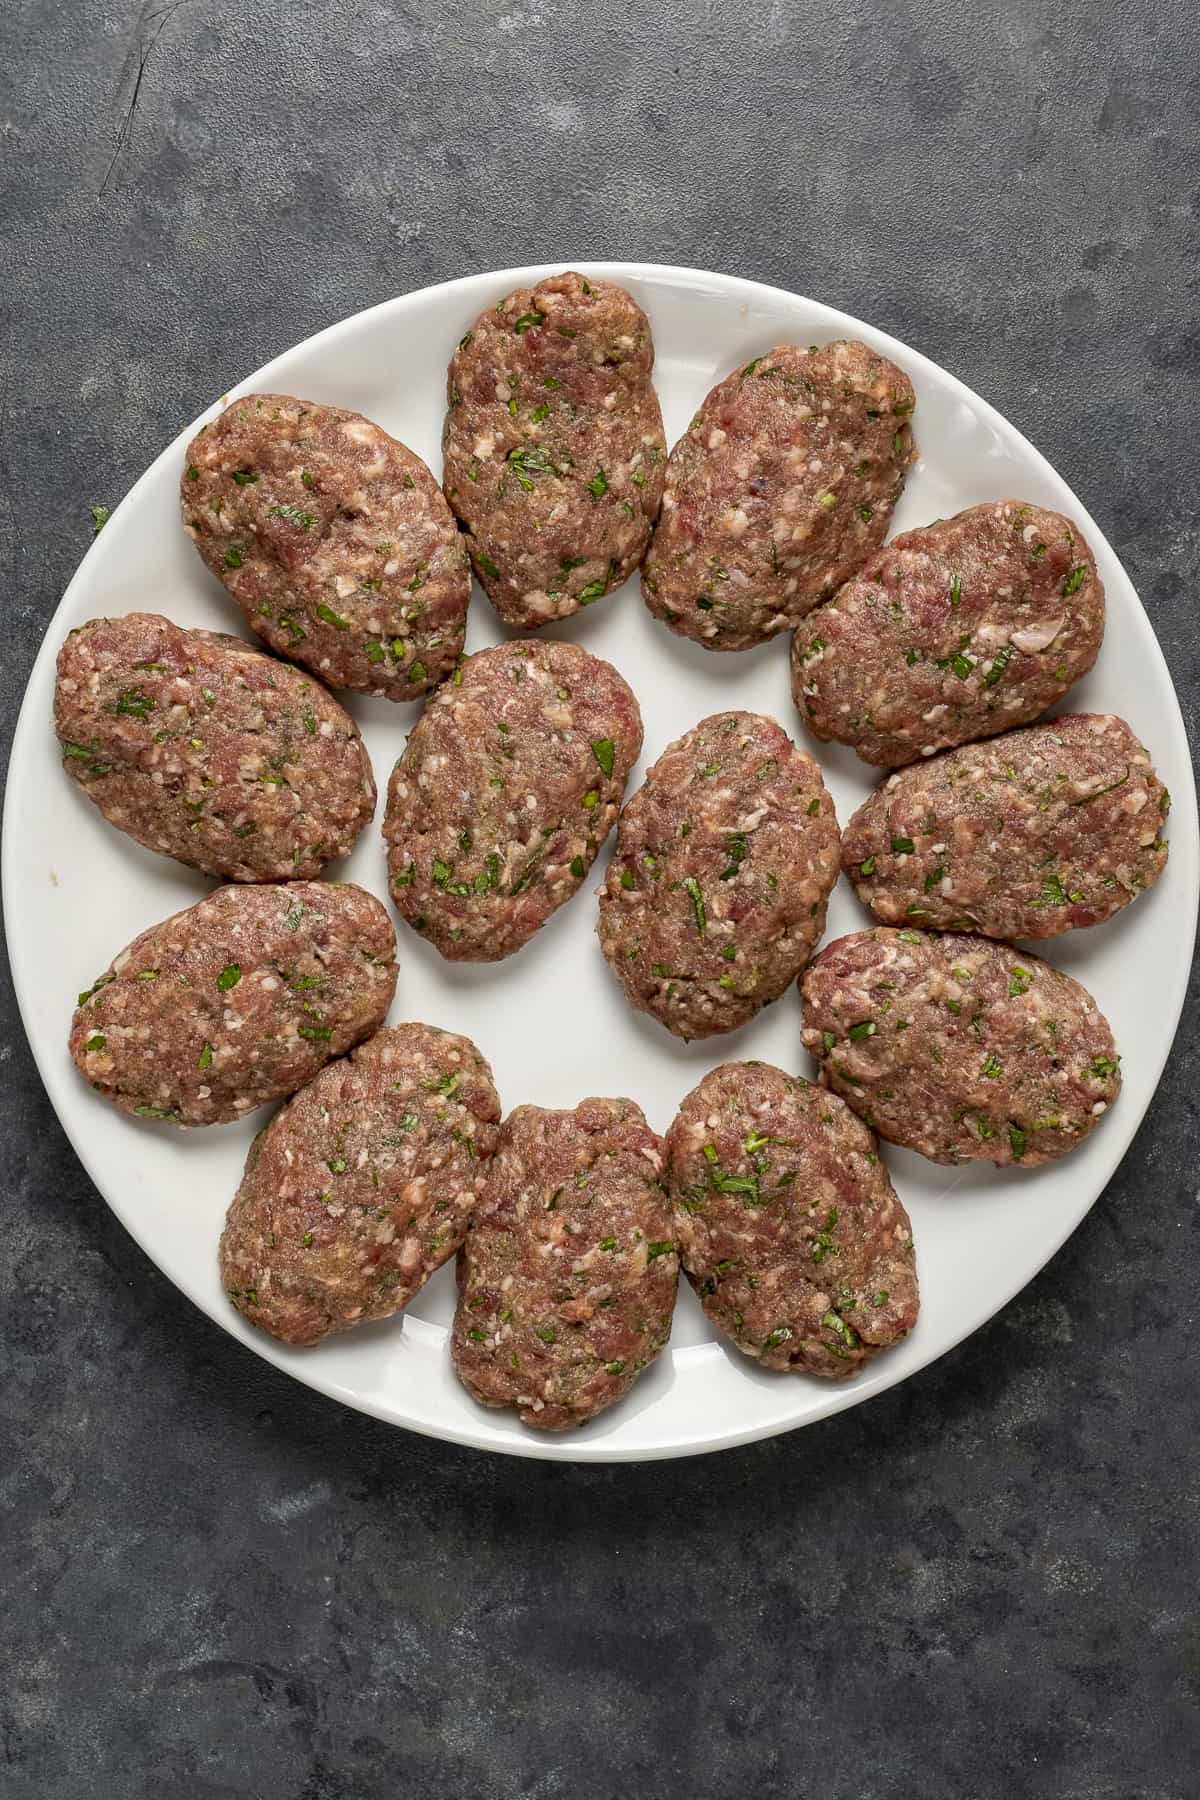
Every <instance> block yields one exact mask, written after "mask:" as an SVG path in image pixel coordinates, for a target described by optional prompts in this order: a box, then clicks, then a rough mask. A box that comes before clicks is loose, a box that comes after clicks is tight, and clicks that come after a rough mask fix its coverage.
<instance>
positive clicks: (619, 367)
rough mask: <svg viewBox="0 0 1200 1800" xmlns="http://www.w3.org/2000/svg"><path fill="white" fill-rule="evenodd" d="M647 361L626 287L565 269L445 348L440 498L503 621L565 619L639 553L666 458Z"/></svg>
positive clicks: (644, 324) (648, 347) (642, 331)
mask: <svg viewBox="0 0 1200 1800" xmlns="http://www.w3.org/2000/svg"><path fill="white" fill-rule="evenodd" d="M653 367H654V344H653V340H652V339H651V336H650V326H649V323H648V321H647V319H646V315H645V313H644V312H643V311H642V309H641V307H640V306H638V305H637V304H636V302H635V301H634V300H633V298H632V296H631V295H629V294H627V293H626V292H625V289H624V288H621V287H615V286H614V285H613V284H612V282H608V281H589V280H585V278H584V277H583V276H582V275H577V274H574V273H567V274H565V275H553V276H550V277H549V278H548V279H546V280H545V281H542V282H539V283H538V285H537V287H535V288H521V289H520V290H519V291H518V292H516V293H514V294H509V296H508V298H507V299H505V300H502V301H501V302H500V304H499V306H496V307H492V308H489V309H488V311H487V312H485V313H481V314H480V316H479V318H478V319H477V320H476V321H475V323H474V325H473V326H472V327H471V329H470V331H468V332H467V334H466V336H465V337H464V338H463V339H462V342H461V343H460V344H459V346H458V349H457V350H456V351H455V353H454V355H453V357H452V358H451V361H450V374H449V382H448V399H449V410H448V411H447V414H446V429H445V432H444V435H443V449H444V452H445V473H444V485H445V492H446V498H447V500H448V501H449V502H450V504H451V506H452V507H453V508H454V511H455V512H456V513H457V515H458V517H459V518H460V519H461V520H462V522H463V525H464V526H465V528H466V533H467V547H468V549H469V550H470V553H471V560H472V562H473V563H474V566H475V573H476V574H477V575H478V577H479V579H480V581H481V582H482V583H483V587H484V590H485V592H486V593H487V596H488V598H489V599H490V600H491V602H492V604H493V606H494V607H495V608H496V611H497V612H498V613H499V614H500V617H501V618H502V619H504V620H505V622H506V623H507V624H509V625H517V626H520V627H521V628H522V629H523V630H531V629H534V628H536V627H537V626H539V625H545V624H547V623H549V621H550V620H551V619H565V618H567V617H569V615H570V614H571V613H573V612H577V611H578V610H579V608H580V607H581V606H590V605H591V603H592V602H593V601H594V600H599V599H600V598H601V596H602V595H604V594H606V593H609V592H610V591H611V590H612V589H613V588H618V587H620V585H621V583H622V582H623V581H624V580H625V579H626V577H627V576H629V575H631V574H632V573H633V571H634V569H636V568H637V566H638V563H639V562H640V561H641V559H642V555H643V552H644V551H645V548H646V544H647V541H648V540H649V536H650V527H651V525H652V524H653V522H654V519H655V517H656V515H657V513H658V507H659V501H660V500H661V498H662V482H663V464H664V461H665V458H666V439H665V438H664V436H663V424H662V413H661V411H660V410H659V405H658V396H657V395H656V393H655V392H654V389H653V387H652V386H651V383H650V371H651V369H652V368H653Z"/></svg>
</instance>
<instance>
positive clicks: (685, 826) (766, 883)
mask: <svg viewBox="0 0 1200 1800" xmlns="http://www.w3.org/2000/svg"><path fill="white" fill-rule="evenodd" d="M837 877H838V828H837V819H836V818H835V817H834V811H833V801H832V800H831V798H830V796H829V794H828V793H827V792H826V790H825V786H824V783H823V782H822V780H821V771H820V769H819V768H818V767H817V765H816V763H815V762H814V761H813V759H812V757H811V756H808V755H806V753H805V752H804V751H803V750H797V748H796V746H795V745H794V744H793V743H792V741H791V739H790V738H789V737H788V735H787V733H786V732H785V731H783V730H782V729H781V727H780V726H778V725H777V724H776V723H775V721H774V719H768V718H764V717H763V716H762V715H761V714H760V713H745V712H728V713H716V714H714V715H713V717H712V718H709V719H704V720H702V721H701V723H700V724H699V725H697V726H696V727H695V729H694V730H693V731H689V732H688V734H687V736H686V737H682V738H679V739H678V740H677V741H676V742H675V743H673V744H671V745H669V746H668V748H667V749H666V750H665V751H664V752H663V754H662V756H660V757H659V759H658V761H657V762H656V763H655V764H654V766H653V767H652V768H651V769H650V771H649V773H648V774H647V776H646V782H645V786H644V787H642V788H641V789H640V790H639V791H638V793H636V794H635V795H634V796H633V798H632V800H630V802H629V804H628V805H627V806H626V808H625V810H624V812H623V813H622V814H621V823H620V828H619V831H618V835H617V849H616V854H615V855H614V857H613V860H612V862H611V863H610V864H609V868H608V875H607V878H606V880H605V883H604V889H603V893H602V895H601V899H600V922H599V926H598V930H599V934H600V947H601V949H602V950H603V951H604V954H605V956H606V957H607V958H608V960H609V962H610V964H611V965H612V968H613V972H614V973H615V975H616V977H617V979H618V980H619V981H620V983H621V986H622V987H623V988H624V989H625V994H626V997H627V998H628V1000H629V1002H630V1004H631V1005H632V1006H635V1007H636V1008H637V1009H638V1010H639V1012H647V1013H650V1014H651V1016H652V1017H654V1018H656V1019H658V1020H660V1022H661V1023H662V1024H664V1025H665V1026H666V1027H667V1028H668V1030H670V1031H673V1032H675V1034H676V1035H677V1036H679V1037H684V1038H698V1037H711V1036H712V1035H713V1034H714V1033H716V1032H719V1031H733V1030H734V1029H735V1028H736V1027H737V1026H739V1025H744V1024H745V1022H746V1020H747V1019H750V1018H753V1016H754V1014H755V1013H756V1012H758V1010H759V1009H760V1007H763V1006H765V1005H767V1004H768V1002H770V1001H772V1000H777V999H778V998H779V996H780V994H782V993H783V991H784V989H785V988H786V987H787V986H788V985H789V983H790V982H792V981H794V980H795V978H796V976H797V975H798V974H799V972H800V970H801V968H802V967H803V965H804V963H805V961H806V960H807V958H808V956H809V954H810V953H811V951H812V949H813V946H814V945H815V944H816V943H817V941H818V939H819V938H820V936H821V933H822V931H823V930H824V928H825V905H826V901H827V900H828V898H829V893H830V890H831V889H832V887H833V885H834V883H835V881H836V880H837Z"/></svg>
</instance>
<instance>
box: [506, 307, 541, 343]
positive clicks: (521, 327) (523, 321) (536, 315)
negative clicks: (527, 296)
mask: <svg viewBox="0 0 1200 1800" xmlns="http://www.w3.org/2000/svg"><path fill="white" fill-rule="evenodd" d="M545 322H546V315H545V313H540V312H527V313H522V314H521V316H520V318H519V319H516V320H514V322H513V330H514V331H515V332H516V334H517V336H518V337H524V335H525V333H526V332H527V331H532V330H533V328H534V326H535V325H544V324H545Z"/></svg>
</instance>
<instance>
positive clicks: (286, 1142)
mask: <svg viewBox="0 0 1200 1800" xmlns="http://www.w3.org/2000/svg"><path fill="white" fill-rule="evenodd" d="M499 1117H500V1103H499V1100H498V1099H497V1096H496V1089H495V1087H494V1085H493V1083H492V1072H491V1070H490V1068H489V1067H488V1065H487V1063H486V1062H485V1060H484V1058H483V1057H482V1056H481V1055H480V1054H479V1051H478V1050H477V1049H476V1047H475V1045H474V1044H473V1043H472V1042H471V1040H470V1038H465V1037H456V1036H455V1035H454V1033H453V1032H450V1031H438V1030H436V1029H435V1028H434V1027H433V1026H432V1025H393V1026H389V1027H385V1028H384V1030H382V1031H377V1032H376V1033H375V1036H374V1037H373V1038H371V1039H369V1041H368V1042H367V1043H365V1044H362V1045H360V1046H359V1048H358V1049H357V1050H356V1051H355V1052H354V1054H353V1055H352V1056H350V1057H348V1058H346V1059H344V1060H342V1061H340V1062H336V1063H331V1064H330V1065H329V1067H328V1068H327V1069H324V1070H322V1072H321V1074H320V1075H318V1077H317V1079H316V1080H315V1081H313V1082H311V1083H310V1084H309V1086H308V1087H306V1088H302V1089H301V1091H300V1092H299V1093H298V1094H297V1095H296V1096H295V1097H294V1099H292V1100H290V1101H289V1102H288V1104H287V1105H286V1106H285V1107H283V1109H282V1110H281V1111H280V1112H278V1113H276V1115H275V1117H274V1118H273V1119H272V1120H271V1123H270V1124H269V1125H268V1126H267V1127H266V1129H265V1130H264V1131H261V1132H260V1133H259V1135H258V1137H256V1138H255V1140H254V1142H253V1144H252V1145H251V1146H250V1154H249V1156H248V1157H247V1159H246V1171H245V1174H244V1175H243V1176H242V1182H241V1186H240V1187H239V1188H238V1191H237V1194H236V1195H235V1197H234V1200H233V1203H232V1205H231V1206H230V1208H229V1215H228V1217H227V1219H226V1221H225V1230H224V1232H223V1234H222V1237H221V1251H220V1260H221V1282H222V1285H223V1287H224V1288H225V1291H226V1293H227V1294H228V1295H229V1298H230V1299H231V1300H232V1301H233V1304H234V1305H235V1306H236V1308H237V1310H238V1311H239V1312H240V1313H241V1314H242V1315H243V1317H244V1318H246V1319H248V1320H249V1321H250V1323H251V1324H252V1325H257V1326H259V1327H260V1328H261V1329H262V1330H263V1331H269V1332H270V1333H271V1335H272V1337H277V1338H280V1339H282V1341H283V1342H284V1343H285V1344H316V1343H319V1342H320V1341H321V1339H322V1338H325V1337H328V1336H329V1335H330V1334H331V1333H332V1332H335V1331H346V1330H348V1329H349V1328H350V1327H351V1326H353V1325H364V1324H367V1323H368V1322H369V1321H371V1320H373V1319H387V1318H390V1317H391V1316H392V1314H393V1313H398V1312H400V1311H401V1309H402V1308H403V1307H405V1306H407V1305H408V1303H409V1301H410V1300H411V1299H412V1298H413V1296H414V1294H416V1293H418V1292H419V1291H420V1289H421V1288H422V1287H424V1285H425V1283H426V1282H427V1281H428V1279H429V1277H430V1276H431V1275H432V1274H433V1272H434V1271H435V1269H439V1268H440V1267H441V1265H442V1264H443V1263H444V1262H445V1261H446V1260H447V1258H448V1257H450V1256H453V1254H454V1252H455V1251H456V1250H457V1249H458V1246H459V1245H460V1244H461V1242H462V1239H463V1234H464V1232H465V1231H466V1229H467V1221H468V1219H469V1218H470V1216H471V1212H472V1210H473V1209H474V1207H475V1205H476V1202H477V1201H478V1198H479V1193H480V1189H481V1187H482V1185H483V1178H484V1173H485V1171H486V1169H487V1165H488V1159H489V1158H490V1156H491V1154H492V1151H493V1149H494V1147H495V1142H496V1133H497V1122H498V1120H499Z"/></svg>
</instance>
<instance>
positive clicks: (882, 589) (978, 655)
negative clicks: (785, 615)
mask: <svg viewBox="0 0 1200 1800" xmlns="http://www.w3.org/2000/svg"><path fill="white" fill-rule="evenodd" d="M1103 636H1104V589H1103V587H1102V586H1101V583H1100V578H1099V576H1098V575H1097V573H1096V564H1095V561H1094V559H1093V557H1092V553H1091V551H1090V550H1089V548H1088V546H1087V544H1086V543H1085V542H1084V540H1083V537H1082V535H1081V533H1080V531H1079V528H1078V526H1076V525H1073V524H1072V522H1071V521H1070V519H1065V518H1063V516H1062V514H1061V513H1053V512H1047V511H1046V510H1045V509H1044V508H1043V507H1040V506H1029V505H1026V504H1025V503H1023V502H1022V501H1019V500H1002V501H1000V502H998V503H992V504H989V505H986V506H972V507H968V509H967V510H966V512H960V513H956V514H955V516H954V517H953V518H952V519H939V520H937V522H936V523H935V524H932V525H926V526H923V527H922V528H921V529H920V530H917V531H906V532H902V533H901V535H900V536H899V537H897V538H893V540H892V542H891V543H890V544H885V545H884V547H883V549H882V550H879V551H878V552H877V553H876V554H875V555H874V556H873V557H872V558H871V560H870V561H869V562H868V563H867V564H866V565H865V567H863V568H862V569H860V570H859V571H858V573H857V574H856V575H855V576H854V577H853V578H852V579H851V580H850V581H848V582H847V583H846V584H845V586H844V587H842V588H839V590H838V592H837V593H836V594H835V595H834V597H833V599H832V600H830V601H828V602H827V603H826V604H825V605H824V606H820V607H818V608H817V609H816V610H815V611H814V612H813V613H812V614H811V615H810V616H809V617H808V618H807V619H805V621H804V623H803V625H802V626H801V627H800V629H799V630H798V631H797V633H796V636H795V638H794V639H793V642H792V691H793V693H794V695H795V700H796V706H797V709H798V710H799V713H800V716H801V718H802V719H803V720H804V721H805V723H806V724H807V725H808V727H809V729H810V730H811V731H812V732H814V733H815V735H816V736H817V737H819V738H832V739H835V740H836V741H837V742H838V743H842V744H851V745H853V747H854V748H855V749H856V750H857V751H858V754H859V755H860V756H861V757H862V758H863V759H864V761H866V762H869V763H875V764H878V765H880V766H882V767H884V768H894V767H897V766H899V765H901V764H903V763H910V762H916V761H917V760H918V758H920V757H924V756H932V755H933V754H934V752H935V751H937V750H944V749H948V748H949V747H951V746H952V745H955V744H965V743H969V742H971V741H972V740H973V739H975V738H984V737H994V736H995V735H996V734H997V733H998V732H1001V731H1009V730H1011V729H1012V728H1013V727H1014V726H1016V725H1025V724H1028V723H1029V721H1030V720H1032V719H1036V718H1037V717H1038V715H1039V714H1040V713H1044V712H1045V711H1047V709H1048V708H1049V707H1051V706H1053V705H1055V704H1056V703H1057V702H1058V701H1060V700H1061V699H1062V698H1063V696H1064V694H1066V692H1067V691H1068V689H1069V688H1070V687H1071V686H1072V685H1073V684H1074V683H1075V682H1077V681H1078V680H1079V679H1080V677H1081V676H1083V675H1086V674H1087V672H1088V670H1089V669H1090V668H1091V666H1092V664H1093V663H1094V662H1095V660H1096V657H1097V655H1098V654H1099V650H1100V643H1101V640H1102V638H1103Z"/></svg>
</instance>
